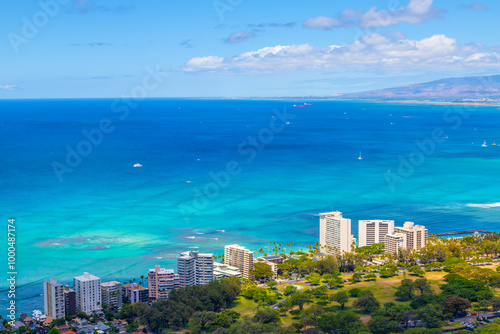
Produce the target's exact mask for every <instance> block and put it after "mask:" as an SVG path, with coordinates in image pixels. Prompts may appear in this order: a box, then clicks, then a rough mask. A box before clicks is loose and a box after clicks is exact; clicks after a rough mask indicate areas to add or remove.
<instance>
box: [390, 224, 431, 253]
mask: <svg viewBox="0 0 500 334" xmlns="http://www.w3.org/2000/svg"><path fill="white" fill-rule="evenodd" d="M394 232H396V233H403V234H405V235H406V248H407V249H409V250H418V249H420V248H423V247H425V245H427V229H426V228H425V227H424V226H422V225H415V224H414V223H413V222H405V224H404V225H403V227H397V226H396V227H395V228H394Z"/></svg>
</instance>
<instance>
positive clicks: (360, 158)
mask: <svg viewBox="0 0 500 334" xmlns="http://www.w3.org/2000/svg"><path fill="white" fill-rule="evenodd" d="M358 160H363V158H362V157H361V151H359V158H358Z"/></svg>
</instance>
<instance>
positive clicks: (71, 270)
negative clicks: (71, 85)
mask: <svg viewBox="0 0 500 334" xmlns="http://www.w3.org/2000/svg"><path fill="white" fill-rule="evenodd" d="M299 103H300V104H303V101H302V102H297V101H264V100H257V101H249V100H182V99H177V100H173V99H163V100H161V99H158V100H146V101H143V102H141V103H140V104H139V105H138V106H137V107H136V108H132V109H130V114H129V115H128V116H127V117H125V118H124V119H120V115H123V114H122V113H123V111H121V110H118V109H117V105H115V104H114V103H113V100H105V99H103V100H25V101H0V131H1V136H2V140H1V142H0V153H1V154H0V166H1V167H0V177H1V178H0V179H1V180H2V188H1V190H2V191H1V193H0V207H1V210H0V212H1V216H2V217H1V218H2V219H3V220H4V221H5V222H7V219H8V218H9V217H15V218H16V220H17V227H18V231H17V242H18V243H17V252H18V255H17V266H18V298H17V299H18V305H19V309H18V310H21V311H31V310H32V309H33V308H42V307H43V300H42V299H41V297H40V294H41V293H42V285H41V282H42V281H43V280H44V279H47V278H49V277H51V276H53V277H57V278H58V279H59V280H60V281H62V282H71V279H72V277H73V276H75V275H79V274H81V273H82V272H83V271H88V272H91V273H92V274H94V275H97V276H99V277H101V278H102V279H103V280H108V279H109V280H111V279H118V280H120V281H123V280H129V279H131V278H134V277H135V278H138V277H139V276H140V275H144V274H146V272H147V270H148V269H149V268H151V267H152V266H154V265H155V264H161V265H162V266H165V267H171V268H175V259H176V256H177V254H178V253H179V252H181V251H185V250H189V249H199V250H201V251H204V252H214V253H216V254H222V252H223V246H224V245H225V244H228V243H239V244H241V245H244V246H246V247H249V248H251V249H253V250H258V249H259V248H260V247H264V248H266V245H267V244H268V243H269V241H276V242H279V243H283V244H284V243H287V242H290V241H293V242H294V243H295V245H300V244H303V245H304V246H305V245H306V244H309V243H314V242H315V241H316V240H317V239H318V237H317V234H318V216H317V214H318V213H319V212H324V211H329V210H331V209H332V208H334V209H335V210H340V211H343V212H344V216H345V217H348V218H351V219H352V220H353V231H354V233H355V234H357V220H358V219H394V220H395V221H396V223H397V224H402V223H403V222H404V221H405V220H410V221H414V222H415V223H418V224H423V225H426V226H427V227H428V228H429V230H430V232H431V233H433V232H434V233H438V232H446V231H450V230H453V231H456V230H466V229H471V228H483V229H488V230H494V231H499V230H500V228H499V225H498V224H499V223H500V205H499V204H496V203H499V202H500V186H499V185H498V181H497V180H498V173H499V166H500V147H499V146H493V145H492V143H493V140H495V138H496V137H497V136H498V141H499V144H500V134H499V131H498V129H499V124H500V113H499V108H497V107H487V108H486V107H483V108H474V107H468V108H462V107H454V106H430V105H429V106H426V105H403V104H382V103H369V102H334V101H313V102H312V105H308V106H305V107H303V108H294V107H293V105H294V104H299ZM118 106H121V107H123V106H124V105H123V104H118ZM275 109H276V110H277V112H276V110H275ZM284 109H286V112H285V111H284ZM283 113H286V114H288V118H287V119H286V120H283V119H282V118H283V116H280V115H283ZM280 117H281V119H280ZM104 118H109V119H110V120H111V121H112V126H114V129H113V131H111V132H110V133H107V134H104V135H103V137H102V142H100V144H98V145H92V146H91V149H90V150H91V152H90V151H89V152H88V153H89V154H88V155H87V156H85V157H82V160H81V162H80V164H79V165H78V166H76V167H74V168H73V167H72V168H71V173H69V172H68V173H65V174H63V175H62V179H61V180H59V179H58V177H57V176H56V174H55V173H54V170H53V167H52V166H53V164H54V162H58V163H61V165H63V164H66V162H65V159H66V155H67V147H71V148H72V149H76V148H77V146H78V145H80V149H85V147H84V144H85V143H84V141H85V140H86V137H85V136H84V134H82V131H83V130H87V131H91V130H92V129H96V128H98V127H99V122H100V121H101V120H102V119H104ZM286 122H288V123H289V124H286ZM273 125H274V126H275V127H274V128H273V127H272V126H273ZM271 128H273V129H274V131H273V130H271ZM439 129H440V130H439ZM433 133H434V144H432V145H429V144H428V143H429V140H431V139H432V138H433ZM259 134H260V137H259ZM446 137H448V138H446ZM484 140H486V142H487V147H482V146H481V144H482V143H483V141H484ZM436 141H437V142H438V143H436ZM418 142H426V143H427V144H426V146H421V147H424V151H425V152H424V153H423V151H422V149H420V148H419V145H418V144H417V143H418ZM82 145H83V146H82ZM87 149H88V147H87ZM360 151H361V154H362V157H363V160H358V156H359V152H360ZM249 160H250V161H249ZM409 161H412V162H411V163H410V162H409ZM229 162H231V164H232V166H231V167H232V168H230V169H231V170H232V171H234V170H236V171H237V172H236V173H233V174H234V175H232V176H230V179H229V180H227V178H225V177H222V179H221V180H219V185H216V183H215V182H214V177H213V175H221V173H224V172H225V171H226V170H227V168H228V163H229ZM135 163H140V164H142V165H143V167H141V168H133V167H132V166H133V165H134V164H135ZM389 170H390V173H388V171H389ZM187 178H189V179H190V180H191V181H192V182H191V183H186V182H185V181H186V179H187ZM388 180H389V182H388ZM391 183H392V186H391ZM207 193H208V195H207ZM5 236H6V232H5V233H4V234H2V239H1V242H2V243H4V244H5V245H6V243H7V241H6V239H5ZM6 257H7V256H6ZM5 271H7V270H5ZM3 282H4V281H2V284H1V285H0V287H2V289H1V290H2V291H0V303H1V306H2V309H3V305H6V304H5V303H6V301H7V296H6V291H5V288H6V285H5V283H3Z"/></svg>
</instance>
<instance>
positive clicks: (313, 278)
mask: <svg viewBox="0 0 500 334" xmlns="http://www.w3.org/2000/svg"><path fill="white" fill-rule="evenodd" d="M306 278H307V281H308V282H309V283H311V284H312V285H318V284H319V283H320V282H321V276H320V275H319V274H318V273H311V274H309V276H307V277H306Z"/></svg>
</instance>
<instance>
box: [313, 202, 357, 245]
mask: <svg viewBox="0 0 500 334" xmlns="http://www.w3.org/2000/svg"><path fill="white" fill-rule="evenodd" d="M353 242H355V239H354V237H353V236H352V234H351V220H350V219H347V218H342V212H339V211H334V212H326V213H320V214H319V243H320V244H321V252H322V253H325V254H335V253H339V252H351V246H352V243H353Z"/></svg>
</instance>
